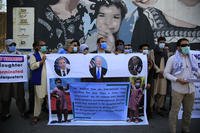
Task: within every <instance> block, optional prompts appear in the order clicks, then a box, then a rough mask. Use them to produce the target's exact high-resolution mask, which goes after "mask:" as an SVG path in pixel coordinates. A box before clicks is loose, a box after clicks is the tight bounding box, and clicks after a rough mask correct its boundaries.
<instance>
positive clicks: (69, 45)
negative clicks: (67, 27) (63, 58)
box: [63, 39, 74, 53]
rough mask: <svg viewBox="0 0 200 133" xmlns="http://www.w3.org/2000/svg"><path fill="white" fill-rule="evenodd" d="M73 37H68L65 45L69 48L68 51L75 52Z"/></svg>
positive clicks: (65, 47)
mask: <svg viewBox="0 0 200 133" xmlns="http://www.w3.org/2000/svg"><path fill="white" fill-rule="evenodd" d="M72 41H73V39H67V41H66V42H65V45H64V47H63V48H64V49H65V50H67V53H73V48H74V46H73V44H72Z"/></svg>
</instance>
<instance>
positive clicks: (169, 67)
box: [164, 56, 188, 85]
mask: <svg viewBox="0 0 200 133" xmlns="http://www.w3.org/2000/svg"><path fill="white" fill-rule="evenodd" d="M173 59H174V56H172V57H170V58H169V59H168V61H167V64H166V67H165V70H164V77H166V78H167V79H169V80H170V81H174V82H179V83H180V84H182V85H184V84H188V81H186V80H184V79H182V78H177V77H175V76H174V75H172V74H171V71H172V67H173Z"/></svg>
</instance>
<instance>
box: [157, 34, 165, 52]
mask: <svg viewBox="0 0 200 133" xmlns="http://www.w3.org/2000/svg"><path fill="white" fill-rule="evenodd" d="M157 42H158V46H159V48H160V49H164V48H165V43H166V39H165V37H162V36H161V37H159V38H158V40H157Z"/></svg>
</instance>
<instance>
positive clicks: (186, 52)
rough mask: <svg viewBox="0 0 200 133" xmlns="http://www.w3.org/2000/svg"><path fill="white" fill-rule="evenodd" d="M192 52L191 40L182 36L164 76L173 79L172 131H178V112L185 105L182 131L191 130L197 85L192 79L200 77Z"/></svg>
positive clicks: (170, 125)
mask: <svg viewBox="0 0 200 133" xmlns="http://www.w3.org/2000/svg"><path fill="white" fill-rule="evenodd" d="M197 66H198V65H197V62H195V59H194V57H193V56H192V55H191V54H190V47H189V41H188V40H187V39H186V38H182V39H180V40H178V42H177V50H176V53H175V54H174V55H173V56H171V57H170V58H169V60H168V61H167V64H166V67H165V70H164V76H165V77H166V78H167V79H169V80H170V81H171V85H172V106H171V110H170V113H169V127H170V132H171V133H176V125H177V118H178V112H179V110H180V107H181V104H182V105H183V116H182V125H181V126H182V133H189V132H190V123H191V112H192V107H193V103H194V96H195V86H194V81H192V79H200V70H199V69H198V67H197Z"/></svg>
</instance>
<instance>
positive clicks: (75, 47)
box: [71, 40, 80, 53]
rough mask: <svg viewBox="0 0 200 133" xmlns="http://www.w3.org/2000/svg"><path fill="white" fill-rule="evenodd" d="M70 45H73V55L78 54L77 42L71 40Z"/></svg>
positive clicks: (78, 46) (78, 45) (78, 44)
mask: <svg viewBox="0 0 200 133" xmlns="http://www.w3.org/2000/svg"><path fill="white" fill-rule="evenodd" d="M71 44H72V45H73V53H78V52H79V49H80V43H79V41H78V40H73V41H72V42H71Z"/></svg>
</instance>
